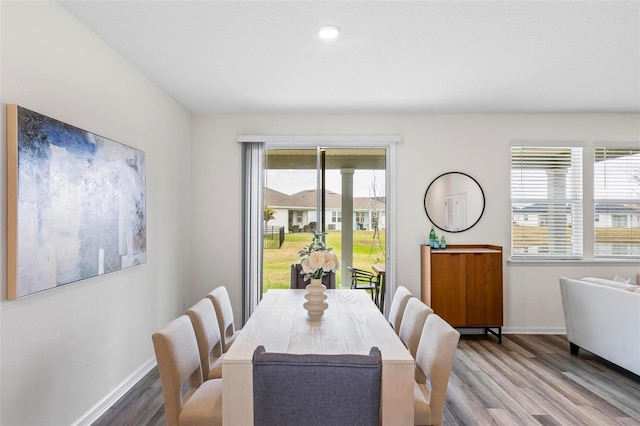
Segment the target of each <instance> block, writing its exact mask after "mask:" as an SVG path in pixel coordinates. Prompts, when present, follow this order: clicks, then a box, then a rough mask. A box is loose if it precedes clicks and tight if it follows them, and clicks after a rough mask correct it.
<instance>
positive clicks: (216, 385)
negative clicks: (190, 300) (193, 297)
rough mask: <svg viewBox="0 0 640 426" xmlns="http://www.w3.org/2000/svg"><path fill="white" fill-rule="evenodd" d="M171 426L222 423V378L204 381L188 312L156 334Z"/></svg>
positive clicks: (165, 400)
mask: <svg viewBox="0 0 640 426" xmlns="http://www.w3.org/2000/svg"><path fill="white" fill-rule="evenodd" d="M152 340H153V348H154V351H155V354H156V360H157V361H158V372H159V373H160V381H161V382H162V393H163V395H164V407H165V413H166V419H167V425H168V426H199V425H221V424H222V379H215V380H207V381H206V382H203V380H202V368H201V366H200V356H199V354H198V343H197V342H196V335H195V332H194V331H193V327H192V325H191V321H190V320H189V317H187V316H186V315H181V316H180V317H178V318H176V319H174V320H173V321H171V322H169V324H167V325H166V326H165V327H164V328H162V329H161V330H160V331H157V332H156V333H153V336H152Z"/></svg>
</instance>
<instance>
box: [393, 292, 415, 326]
mask: <svg viewBox="0 0 640 426" xmlns="http://www.w3.org/2000/svg"><path fill="white" fill-rule="evenodd" d="M412 297H413V295H412V294H411V292H410V291H409V290H407V288H406V287H403V286H398V288H397V289H396V292H395V293H394V295H393V300H392V301H391V307H390V308H389V324H391V327H393V329H394V330H395V332H396V334H398V333H400V324H401V323H402V315H403V314H404V310H405V308H406V307H407V302H408V301H409V299H411V298H412Z"/></svg>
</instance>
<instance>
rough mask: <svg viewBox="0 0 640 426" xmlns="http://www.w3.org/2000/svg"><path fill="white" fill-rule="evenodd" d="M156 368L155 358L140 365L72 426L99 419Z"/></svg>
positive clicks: (87, 425) (88, 423)
mask: <svg viewBox="0 0 640 426" xmlns="http://www.w3.org/2000/svg"><path fill="white" fill-rule="evenodd" d="M155 366H156V358H155V357H153V358H151V359H149V360H148V361H147V362H145V363H144V364H142V366H140V368H138V369H137V370H136V371H134V372H133V373H131V375H130V376H129V377H127V378H126V379H125V380H124V381H123V382H122V383H120V384H119V385H118V386H117V387H116V388H115V389H114V390H113V391H111V392H110V393H109V394H107V395H105V397H104V398H102V399H101V400H100V401H98V402H97V403H96V404H95V405H94V406H93V407H91V408H90V409H89V411H87V412H86V413H84V414H83V415H82V416H81V417H80V418H79V419H78V420H76V421H75V422H73V423H72V426H85V425H86V426H89V425H91V424H92V423H93V422H95V421H96V420H98V419H99V418H100V416H102V415H103V414H104V413H105V412H106V411H107V410H108V409H109V408H110V407H111V406H112V405H113V404H115V403H116V402H117V401H118V400H119V399H120V398H121V397H122V395H124V394H125V393H127V392H128V391H129V390H130V389H131V388H132V387H133V385H135V384H136V383H138V382H139V381H140V380H141V379H142V378H143V377H144V376H145V375H146V374H147V373H148V372H149V371H151V369H153V367H155Z"/></svg>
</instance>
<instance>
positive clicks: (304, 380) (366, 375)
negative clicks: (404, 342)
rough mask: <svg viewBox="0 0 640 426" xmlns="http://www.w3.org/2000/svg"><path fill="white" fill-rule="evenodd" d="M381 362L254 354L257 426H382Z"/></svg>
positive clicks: (375, 356)
mask: <svg viewBox="0 0 640 426" xmlns="http://www.w3.org/2000/svg"><path fill="white" fill-rule="evenodd" d="M381 374H382V356H381V354H380V351H379V350H378V348H376V347H374V348H371V351H370V352H369V355H347V354H344V355H342V354H341V355H318V354H308V355H295V354H283V353H270V352H266V351H265V348H264V347H263V346H258V348H257V349H256V350H255V352H254V354H253V416H254V425H255V426H267V425H268V426H271V425H279V426H287V425H291V426H294V425H295V426H298V425H305V426H326V425H350V426H359V425H370V426H378V421H379V416H380V382H381Z"/></svg>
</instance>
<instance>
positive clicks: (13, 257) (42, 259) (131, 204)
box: [7, 105, 146, 299]
mask: <svg viewBox="0 0 640 426" xmlns="http://www.w3.org/2000/svg"><path fill="white" fill-rule="evenodd" d="M7 159H8V164H7V171H8V179H7V195H8V202H7V206H8V211H7V225H8V227H7V244H8V250H7V266H8V268H7V269H8V274H7V284H8V288H7V297H8V298H9V299H17V298H20V297H23V296H27V295H30V294H33V293H37V292H40V291H44V290H48V289H52V288H56V287H59V286H63V285H66V284H69V283H72V282H76V281H79V280H83V279H86V278H90V277H94V276H97V275H101V274H106V273H109V272H114V271H118V270H120V269H123V268H127V267H130V266H134V265H138V264H142V263H145V262H146V209H145V155H144V152H142V151H139V150H137V149H133V148H131V147H128V146H126V145H123V144H120V143H117V142H114V141H112V140H109V139H107V138H104V137H101V136H98V135H96V134H93V133H91V132H88V131H86V130H82V129H79V128H77V127H74V126H71V125H69V124H66V123H63V122H60V121H58V120H55V119H53V118H50V117H47V116H44V115H41V114H38V113H36V112H33V111H30V110H28V109H25V108H22V107H20V106H17V105H8V106H7Z"/></svg>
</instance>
